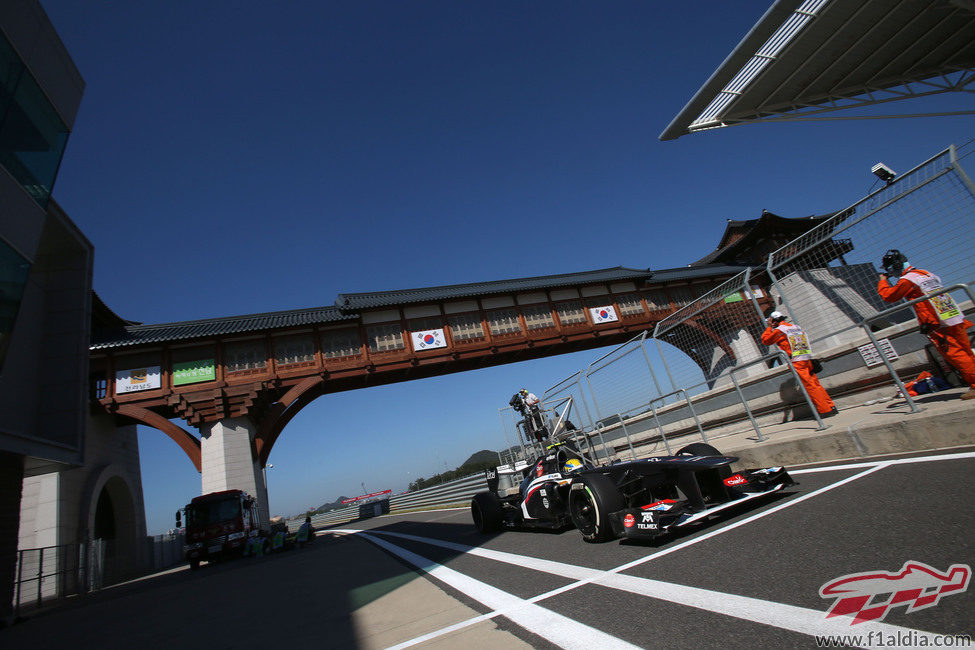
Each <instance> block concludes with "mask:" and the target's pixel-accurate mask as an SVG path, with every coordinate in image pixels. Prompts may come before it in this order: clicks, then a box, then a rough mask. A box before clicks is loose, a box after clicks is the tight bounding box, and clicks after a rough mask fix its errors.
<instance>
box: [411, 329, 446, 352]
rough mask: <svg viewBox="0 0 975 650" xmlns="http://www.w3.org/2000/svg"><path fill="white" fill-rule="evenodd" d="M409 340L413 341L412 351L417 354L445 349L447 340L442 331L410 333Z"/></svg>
mask: <svg viewBox="0 0 975 650" xmlns="http://www.w3.org/2000/svg"><path fill="white" fill-rule="evenodd" d="M410 338H411V339H412V340H413V349H414V350H416V351H417V352H419V351H420V350H433V349H435V348H445V347H447V338H446V337H445V336H444V333H443V330H442V329H436V330H424V331H422V332H410Z"/></svg>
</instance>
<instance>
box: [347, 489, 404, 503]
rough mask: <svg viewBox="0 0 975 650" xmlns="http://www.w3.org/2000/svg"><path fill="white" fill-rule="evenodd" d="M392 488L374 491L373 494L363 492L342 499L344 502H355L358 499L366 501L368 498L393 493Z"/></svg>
mask: <svg viewBox="0 0 975 650" xmlns="http://www.w3.org/2000/svg"><path fill="white" fill-rule="evenodd" d="M392 493H393V491H392V490H383V491H382V492H373V493H372V494H363V495H362V496H358V497H352V498H351V499H342V503H355V502H356V501H364V500H366V499H372V498H375V497H381V496H384V495H389V494H392Z"/></svg>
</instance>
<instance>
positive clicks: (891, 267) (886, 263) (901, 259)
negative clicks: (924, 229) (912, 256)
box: [880, 248, 907, 275]
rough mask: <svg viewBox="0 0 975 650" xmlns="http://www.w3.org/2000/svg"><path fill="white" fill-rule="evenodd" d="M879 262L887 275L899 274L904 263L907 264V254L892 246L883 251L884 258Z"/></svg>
mask: <svg viewBox="0 0 975 650" xmlns="http://www.w3.org/2000/svg"><path fill="white" fill-rule="evenodd" d="M880 264H881V266H883V267H884V271H886V272H887V275H900V274H901V272H902V271H903V270H904V265H905V264H907V256H906V255H904V253H902V252H900V251H899V250H897V249H894V248H892V249H890V250H889V251H887V252H886V253H884V259H883V260H881V262H880Z"/></svg>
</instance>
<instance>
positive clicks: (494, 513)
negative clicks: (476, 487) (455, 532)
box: [471, 492, 504, 535]
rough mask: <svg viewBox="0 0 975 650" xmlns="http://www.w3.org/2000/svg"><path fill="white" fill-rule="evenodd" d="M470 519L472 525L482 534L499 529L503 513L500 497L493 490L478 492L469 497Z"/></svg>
mask: <svg viewBox="0 0 975 650" xmlns="http://www.w3.org/2000/svg"><path fill="white" fill-rule="evenodd" d="M471 519H473V520H474V527H475V528H477V530H478V531H479V532H480V533H482V534H485V535H486V534H488V533H496V532H498V531H499V530H501V522H502V520H503V519H504V515H503V514H502V512H501V499H500V498H498V495H497V494H495V493H494V492H478V493H477V494H475V495H474V498H473V499H471Z"/></svg>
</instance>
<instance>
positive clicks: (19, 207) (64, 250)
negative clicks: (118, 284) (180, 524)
mask: <svg viewBox="0 0 975 650" xmlns="http://www.w3.org/2000/svg"><path fill="white" fill-rule="evenodd" d="M84 87H85V83H84V80H83V79H82V77H81V75H80V73H79V72H78V69H77V68H76V67H75V64H74V63H73V62H72V60H71V57H70V56H69V55H68V52H67V51H66V49H65V47H64V45H63V44H62V42H61V40H60V38H59V37H58V35H57V33H56V32H55V30H54V27H53V26H52V25H51V22H50V20H49V19H48V17H47V15H46V14H45V12H44V10H43V8H42V7H41V6H40V4H39V3H38V2H37V1H36V0H5V1H4V2H0V626H2V625H3V624H4V623H6V622H8V621H9V620H10V617H11V613H12V599H13V598H14V594H15V591H16V589H15V583H16V582H17V579H18V565H20V575H23V574H24V573H26V572H28V571H29V570H30V566H29V565H30V563H31V559H32V558H33V557H40V556H39V554H37V553H34V554H33V555H31V554H30V553H27V554H26V555H25V554H21V556H20V561H18V548H20V549H38V548H43V547H47V548H48V551H47V554H46V561H47V562H48V564H47V566H46V568H45V570H44V572H45V574H47V573H53V572H55V570H56V569H57V568H58V567H59V565H60V564H63V563H64V562H66V561H67V560H68V558H67V555H68V554H69V553H68V552H67V550H66V549H68V548H69V547H72V546H73V547H74V548H75V551H77V546H76V545H77V544H79V542H81V541H83V540H86V539H88V538H91V537H92V536H93V535H94V533H95V532H96V531H95V529H98V528H99V527H100V529H99V530H97V532H98V533H101V535H102V536H103V537H104V538H106V539H115V538H118V537H120V536H121V535H126V536H128V537H131V538H132V539H133V540H135V539H136V538H138V541H137V542H136V543H135V544H134V545H133V544H125V545H123V546H124V547H125V548H126V549H128V548H136V549H137V548H139V546H140V544H139V543H141V542H142V540H143V539H144V535H145V516H144V513H143V509H142V493H141V481H140V478H139V464H138V446H137V444H136V439H135V427H127V428H122V429H117V428H116V427H115V426H114V422H106V421H105V420H106V416H105V415H104V414H97V415H91V414H90V409H89V403H88V402H89V400H88V389H87V386H88V365H89V363H88V341H89V335H90V331H91V318H92V314H91V311H92V291H91V283H92V263H93V257H94V248H93V246H92V244H91V242H89V241H88V239H87V238H86V237H85V236H84V234H83V233H82V232H81V231H80V230H79V229H78V227H77V226H75V224H74V223H73V222H72V221H71V219H70V218H69V217H68V216H67V214H65V212H64V211H63V210H62V209H61V208H60V206H58V204H57V203H56V202H55V201H54V200H53V199H52V198H51V191H52V189H53V186H54V182H55V178H56V176H57V172H58V168H59V166H60V163H61V159H62V156H63V155H64V152H65V146H66V144H67V141H68V136H69V134H70V132H71V129H72V126H73V124H74V121H75V116H76V114H77V111H78V107H79V105H80V103H81V97H82V93H83V92H84ZM133 469H134V474H133ZM140 526H141V527H140ZM140 535H141V536H140ZM52 547H53V548H52ZM110 550H111V551H112V552H117V553H120V554H122V555H125V554H126V553H128V554H131V553H132V551H125V550H120V551H116V549H114V548H111V547H110ZM73 555H74V561H75V562H76V561H77V556H78V553H77V552H74V553H73ZM24 558H26V565H27V566H25V561H24ZM52 562H53V563H54V565H53V566H52ZM52 569H53V570H52ZM56 583H57V581H56V580H55V581H52V582H51V584H46V583H45V584H44V585H43V586H44V590H45V592H50V591H51V590H52V589H57V588H58V585H57V584H56ZM38 584H40V583H38Z"/></svg>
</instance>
